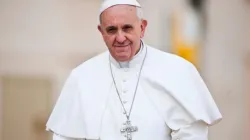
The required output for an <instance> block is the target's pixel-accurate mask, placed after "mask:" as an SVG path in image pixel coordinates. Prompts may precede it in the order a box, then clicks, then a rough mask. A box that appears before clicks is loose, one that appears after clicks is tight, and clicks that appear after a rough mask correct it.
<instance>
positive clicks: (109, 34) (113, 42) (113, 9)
mask: <svg viewBox="0 0 250 140" xmlns="http://www.w3.org/2000/svg"><path fill="white" fill-rule="evenodd" d="M106 1H109V0H106ZM111 1H114V0H111ZM117 1H119V0H117ZM120 1H121V0H120ZM123 1H124V0H123ZM129 1H131V0H129ZM134 1H135V0H134ZM146 26H147V21H146V20H144V19H143V18H142V11H141V9H140V7H137V6H135V5H131V4H116V5H112V6H109V7H108V8H106V9H104V10H103V11H102V12H101V14H100V25H98V30H99V31H100V32H101V34H102V36H103V39H104V41H105V43H106V45H107V47H108V49H109V51H110V53H111V55H112V56H113V57H114V58H115V59H116V60H117V61H121V62H124V61H129V60H131V59H132V57H133V56H134V55H135V54H136V53H137V52H138V51H139V49H140V40H141V38H142V37H143V36H144V32H145V29H146Z"/></svg>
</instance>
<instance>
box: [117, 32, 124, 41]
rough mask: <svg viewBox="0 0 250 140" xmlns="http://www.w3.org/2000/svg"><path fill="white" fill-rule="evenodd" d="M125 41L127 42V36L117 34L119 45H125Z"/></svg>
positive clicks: (121, 33) (120, 33)
mask: <svg viewBox="0 0 250 140" xmlns="http://www.w3.org/2000/svg"><path fill="white" fill-rule="evenodd" d="M125 40H126V36H125V34H124V33H123V32H121V31H119V32H117V34H116V41H117V42H118V43H123V42H124V41H125Z"/></svg>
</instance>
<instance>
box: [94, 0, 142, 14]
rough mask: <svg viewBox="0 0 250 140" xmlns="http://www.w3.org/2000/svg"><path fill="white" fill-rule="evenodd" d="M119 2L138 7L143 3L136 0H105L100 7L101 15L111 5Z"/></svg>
mask: <svg viewBox="0 0 250 140" xmlns="http://www.w3.org/2000/svg"><path fill="white" fill-rule="evenodd" d="M119 4H126V5H133V6H136V7H141V5H140V4H139V3H138V2H137V1H136V0H104V1H103V3H102V5H101V8H100V13H99V15H101V14H102V12H103V11H105V10H106V9H108V8H109V7H112V6H114V5H119Z"/></svg>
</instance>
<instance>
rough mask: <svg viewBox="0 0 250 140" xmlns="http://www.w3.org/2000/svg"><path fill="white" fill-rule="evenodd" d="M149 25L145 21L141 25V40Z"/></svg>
mask: <svg viewBox="0 0 250 140" xmlns="http://www.w3.org/2000/svg"><path fill="white" fill-rule="evenodd" d="M147 25H148V21H147V20H144V19H143V20H142V23H141V36H140V37H141V38H143V37H144V34H145V31H146V28H147Z"/></svg>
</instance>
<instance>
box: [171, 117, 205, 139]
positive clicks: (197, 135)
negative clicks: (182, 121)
mask: <svg viewBox="0 0 250 140" xmlns="http://www.w3.org/2000/svg"><path fill="white" fill-rule="evenodd" d="M171 136H172V140H208V125H207V124H206V123H204V122H203V121H197V122H194V123H192V124H190V125H188V126H185V127H182V128H180V129H179V130H177V131H172V133H171Z"/></svg>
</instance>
